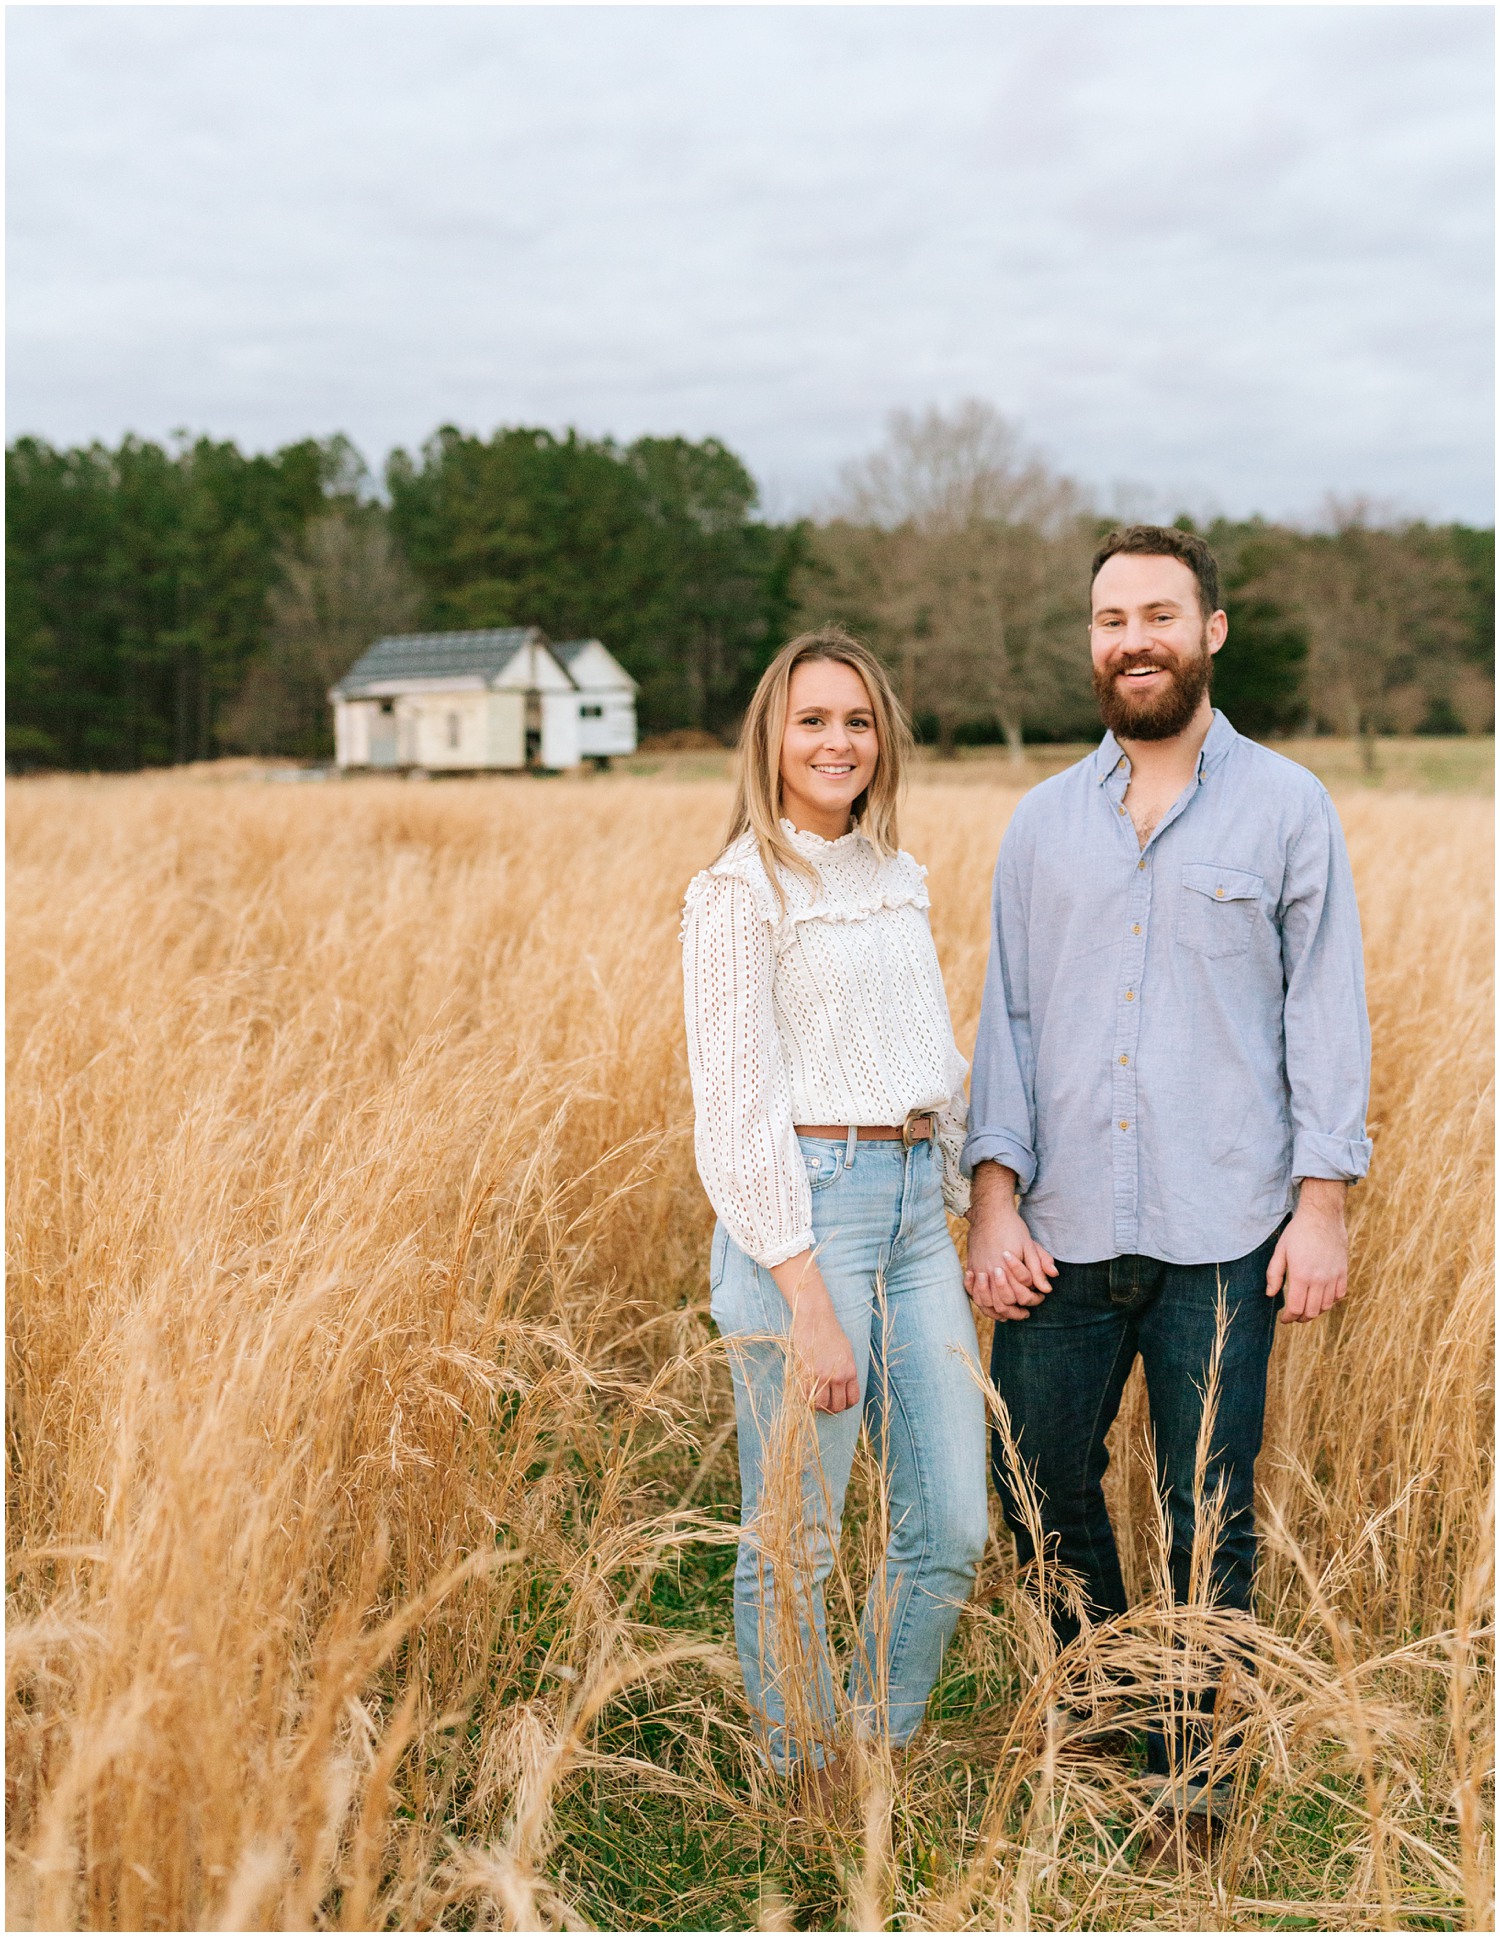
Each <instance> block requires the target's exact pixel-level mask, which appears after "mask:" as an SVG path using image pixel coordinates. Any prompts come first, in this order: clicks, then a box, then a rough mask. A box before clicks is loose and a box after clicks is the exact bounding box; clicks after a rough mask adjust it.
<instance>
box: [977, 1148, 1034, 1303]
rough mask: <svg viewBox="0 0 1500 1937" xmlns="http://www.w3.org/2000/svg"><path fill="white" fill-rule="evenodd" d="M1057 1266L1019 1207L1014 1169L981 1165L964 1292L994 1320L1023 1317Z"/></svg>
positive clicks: (1002, 1165) (992, 1164) (979, 1165)
mask: <svg viewBox="0 0 1500 1937" xmlns="http://www.w3.org/2000/svg"><path fill="white" fill-rule="evenodd" d="M1056 1276H1057V1266H1056V1264H1055V1263H1054V1262H1053V1259H1052V1256H1051V1253H1050V1252H1047V1251H1044V1250H1043V1249H1042V1247H1041V1246H1040V1245H1039V1244H1038V1243H1037V1241H1036V1239H1035V1238H1034V1237H1033V1236H1032V1235H1031V1233H1030V1231H1028V1230H1027V1228H1026V1222H1025V1220H1024V1218H1023V1217H1022V1216H1021V1213H1020V1212H1019V1211H1018V1210H1017V1209H1016V1173H1015V1172H1014V1171H1013V1170H1009V1169H1007V1168H1006V1167H1005V1165H1004V1164H994V1163H987V1164H977V1165H976V1166H975V1169H974V1183H973V1190H972V1194H971V1198H970V1204H969V1264H968V1269H967V1270H966V1271H965V1272H964V1290H965V1291H967V1292H968V1294H969V1296H970V1298H972V1299H973V1301H974V1304H975V1306H976V1308H977V1309H978V1310H979V1311H982V1312H984V1313H985V1315H986V1316H987V1317H989V1318H993V1319H995V1320H996V1321H1000V1320H1004V1319H1010V1318H1025V1317H1026V1315H1027V1312H1028V1311H1029V1309H1030V1308H1031V1307H1032V1306H1033V1305H1039V1304H1040V1303H1041V1302H1042V1299H1043V1298H1044V1297H1045V1296H1046V1294H1047V1293H1048V1292H1049V1291H1050V1290H1051V1289H1052V1280H1053V1279H1054V1278H1055V1277H1056Z"/></svg>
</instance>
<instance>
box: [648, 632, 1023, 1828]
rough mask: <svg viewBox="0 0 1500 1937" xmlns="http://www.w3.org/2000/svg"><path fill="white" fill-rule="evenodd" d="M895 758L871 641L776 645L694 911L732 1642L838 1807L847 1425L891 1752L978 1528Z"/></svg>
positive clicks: (875, 1718) (773, 1730) (952, 1052)
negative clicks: (727, 1430)
mask: <svg viewBox="0 0 1500 1937" xmlns="http://www.w3.org/2000/svg"><path fill="white" fill-rule="evenodd" d="M909 748H910V738H909V735H908V733H907V731H906V727H905V724H904V722H903V720H902V717H901V712H900V708H899V706H898V705H897V702H896V699H895V696H894V694H893V693H892V691H891V688H890V683H889V681H888V680H887V678H886V675H885V672H884V670H883V669H882V667H881V666H880V664H879V662H878V661H877V660H876V659H875V658H874V657H873V655H872V654H871V653H870V652H869V651H868V650H867V649H866V648H865V647H864V646H862V645H861V644H859V642H858V641H857V640H855V639H853V638H851V637H850V636H849V635H848V634H847V633H845V632H843V631H842V630H841V629H839V628H837V627H828V628H825V629H824V630H822V631H818V632H810V633H807V634H804V635H803V636H802V637H801V638H798V639H794V640H792V642H791V643H790V644H789V645H787V646H785V647H783V648H782V650H781V652H780V653H779V654H778V655H777V657H776V658H775V659H774V660H773V661H772V663H771V665H770V666H769V667H768V668H767V669H766V672H765V675H764V677H763V678H762V679H761V682H760V684H759V686H758V687H757V688H756V692H755V697H754V699H753V700H752V701H751V703H750V709H749V712H748V713H747V715H746V717H745V726H744V731H743V733H742V736H741V757H740V772H739V782H738V789H737V793H736V798H735V807H734V815H733V820H732V823H731V826H730V830H729V842H728V845H727V846H726V848H725V849H724V851H723V853H722V854H721V855H720V857H719V859H718V860H717V861H716V862H715V863H714V865H713V866H712V867H711V868H709V869H708V870H707V872H706V873H703V874H700V875H699V876H698V877H697V878H696V880H694V882H693V883H692V885H691V887H690V888H689V889H688V894H687V907H686V914H685V917H684V921H683V970H684V981H685V990H686V1010H687V1030H688V1059H689V1064H690V1068H691V1071H692V1081H693V1099H694V1103H695V1106H696V1110H697V1139H696V1149H697V1157H698V1169H699V1173H700V1175H701V1176H702V1179H703V1185H704V1188H705V1190H706V1191H707V1192H708V1196H709V1199H710V1201H711V1202H712V1204H713V1206H714V1209H715V1210H716V1211H717V1213H718V1219H719V1221H718V1224H717V1226H716V1227H715V1231H714V1240H713V1253H712V1262H711V1265H710V1289H711V1293H712V1311H713V1315H714V1319H715V1321H716V1323H717V1324H718V1326H719V1329H720V1331H721V1332H722V1333H723V1334H724V1336H725V1338H726V1339H727V1340H728V1341H729V1343H730V1348H731V1349H730V1359H731V1363H732V1367H733V1373H734V1394H735V1410H736V1422H737V1427H738V1432H739V1456H740V1481H741V1488H742V1505H741V1525H742V1527H743V1530H744V1531H743V1532H742V1534H741V1539H740V1548H739V1556H738V1562H737V1565H736V1569H735V1589H734V1613H735V1638H736V1641H737V1644H738V1648H739V1656H740V1665H741V1669H742V1672H743V1674H744V1677H745V1688H746V1693H747V1694H748V1696H749V1699H750V1706H751V1709H752V1711H753V1712H754V1713H755V1714H756V1716H757V1719H758V1720H759V1722H760V1723H761V1726H762V1727H763V1729H764V1731H765V1736H766V1749H767V1754H768V1756H769V1759H770V1761H771V1763H772V1765H773V1766H774V1767H775V1768H776V1769H778V1770H780V1771H783V1772H789V1773H798V1774H801V1775H803V1776H804V1777H806V1778H808V1779H809V1780H810V1781H811V1782H812V1785H813V1787H814V1788H815V1789H816V1790H817V1791H819V1792H820V1793H821V1795H822V1797H823V1798H824V1799H825V1800H826V1799H827V1798H828V1795H829V1792H830V1791H831V1789H832V1788H833V1786H834V1781H835V1778H834V1775H833V1767H832V1764H833V1759H834V1752H833V1744H834V1738H835V1734H836V1727H835V1709H834V1703H835V1696H834V1689H833V1682H832V1676H831V1673H830V1664H829V1660H828V1650H827V1642H826V1633H825V1627H824V1608H823V1583H824V1581H825V1579H826V1577H827V1575H828V1572H829V1569H830V1567H831V1565H832V1561H833V1554H834V1549H835V1547H836V1545H837V1542H838V1538H839V1527H840V1517H841V1514H842V1510H843V1502H844V1493H845V1489H846V1487H847V1485H848V1482H849V1473H850V1468H851V1465H852V1463H853V1459H854V1451H855V1446H856V1444H857V1442H858V1439H859V1432H860V1426H861V1423H862V1422H863V1423H865V1424H866V1425H868V1428H869V1431H870V1439H871V1444H872V1446H873V1448H874V1450H875V1452H876V1455H877V1457H878V1458H879V1460H880V1464H881V1467H882V1469H883V1472H884V1474H885V1476H886V1489H887V1494H888V1499H889V1507H890V1517H889V1525H890V1540H889V1544H888V1546H887V1549H886V1556H885V1569H884V1574H883V1576H881V1575H879V1574H877V1577H876V1579H875V1580H874V1581H873V1582H872V1584H871V1589H870V1597H869V1600H868V1602H867V1604H866V1607H865V1611H864V1620H863V1624H862V1627H861V1631H860V1645H859V1648H858V1649H857V1651H856V1657H855V1662H854V1666H853V1669H852V1671H851V1677H850V1690H849V1694H850V1702H851V1706H852V1710H853V1720H854V1725H855V1727H856V1728H857V1729H858V1730H860V1731H861V1733H862V1734H864V1735H865V1736H866V1737H869V1736H872V1735H874V1734H876V1733H880V1732H888V1737H889V1740H890V1742H891V1743H892V1744H893V1745H895V1746H900V1745H901V1744H903V1743H905V1742H907V1741H908V1740H909V1739H910V1737H911V1736H912V1734H913V1733H914V1732H915V1730H916V1729H917V1727H918V1725H919V1724H920V1722H921V1720H922V1714H923V1711H924V1709H925V1707H926V1704H927V1697H928V1695H929V1694H930V1692H931V1690H932V1686H933V1683H934V1682H935V1681H936V1679H937V1673H938V1668H939V1665H940V1663H941V1661H942V1655H943V1649H944V1647H945V1646H946V1644H947V1642H948V1639H949V1637H950V1636H951V1634H952V1633H953V1630H954V1627H955V1625H956V1623H957V1620H958V1612H959V1607H960V1604H961V1603H962V1602H963V1600H964V1599H965V1598H966V1597H967V1595H968V1593H969V1591H970V1589H971V1588H972V1586H973V1581H974V1571H975V1567H976V1565H977V1563H978V1559H979V1555H980V1552H981V1550H982V1548H983V1545H984V1540H985V1535H986V1530H987V1511H986V1500H985V1457H984V1455H985V1446H984V1435H985V1413H984V1403H983V1398H982V1395H981V1391H980V1388H979V1385H978V1383H977V1380H976V1366H977V1359H978V1347H977V1342H976V1339H975V1334H974V1321H973V1316H972V1314H971V1312H970V1309H969V1303H968V1299H967V1298H966V1296H965V1293H964V1287H963V1278H962V1273H961V1270H960V1267H959V1262H958V1257H957V1255H956V1253H955V1251H954V1249H953V1243H952V1240H951V1238H950V1237H949V1235H948V1225H947V1220H946V1218H945V1216H944V1210H943V1207H944V1202H945V1200H946V1202H947V1204H948V1206H949V1207H950V1208H951V1209H952V1210H954V1211H956V1212H958V1213H960V1214H962V1213H963V1212H965V1211H966V1210H967V1207H968V1185H967V1182H966V1180H965V1179H964V1177H963V1175H962V1173H961V1172H960V1170H959V1163H958V1159H959V1152H960V1149H961V1147H962V1144H963V1138H964V1125H965V1120H966V1115H967V1106H966V1103H965V1099H964V1093H963V1079H964V1074H965V1067H966V1066H965V1064H964V1061H963V1058H962V1057H961V1056H960V1055H959V1053H958V1050H957V1048H956V1047H955V1045H954V1041H953V1030H952V1025H951V1023H950V1022H949V1018H948V1005H947V1001H946V998H945V996H944V993H943V984H942V977H941V974H940V972H939V969H938V963H937V954H936V951H935V950H934V948H933V944H932V935H931V932H930V930H929V927H928V923H927V915H926V909H927V905H928V903H927V891H926V888H925V887H924V885H923V882H924V876H925V870H924V869H922V868H920V867H919V866H918V865H917V863H916V862H915V861H913V860H912V858H911V856H910V855H908V854H904V853H902V852H901V850H900V848H899V847H898V845H897V836H896V807H897V799H898V795H899V793H900V787H901V778H902V765H903V761H904V760H905V758H906V757H907V755H908V752H909ZM788 1348H789V1349H788Z"/></svg>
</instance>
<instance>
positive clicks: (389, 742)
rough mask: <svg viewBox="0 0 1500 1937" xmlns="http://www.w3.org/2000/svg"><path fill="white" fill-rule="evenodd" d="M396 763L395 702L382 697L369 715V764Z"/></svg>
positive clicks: (385, 764)
mask: <svg viewBox="0 0 1500 1937" xmlns="http://www.w3.org/2000/svg"><path fill="white" fill-rule="evenodd" d="M395 764H396V703H395V701H394V700H389V699H383V700H381V702H380V704H379V705H378V706H377V707H376V708H375V711H374V712H373V713H372V714H371V715H370V765H371V766H372V767H394V766H395Z"/></svg>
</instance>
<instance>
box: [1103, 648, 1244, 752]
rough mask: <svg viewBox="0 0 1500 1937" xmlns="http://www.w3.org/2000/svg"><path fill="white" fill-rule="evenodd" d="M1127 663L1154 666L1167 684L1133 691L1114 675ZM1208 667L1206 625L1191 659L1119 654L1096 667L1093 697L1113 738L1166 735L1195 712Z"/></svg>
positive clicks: (1165, 737) (1209, 674)
mask: <svg viewBox="0 0 1500 1937" xmlns="http://www.w3.org/2000/svg"><path fill="white" fill-rule="evenodd" d="M1126 663H1129V664H1130V665H1133V666H1139V665H1142V664H1144V665H1147V666H1159V667H1160V668H1161V670H1162V671H1163V672H1164V673H1165V674H1166V676H1167V683H1166V685H1165V686H1163V687H1161V688H1159V689H1158V690H1157V691H1155V692H1152V693H1142V694H1140V695H1139V696H1137V695H1134V694H1132V693H1131V690H1130V682H1129V680H1127V679H1121V678H1120V677H1119V675H1120V673H1121V672H1122V671H1123V669H1124V666H1125V665H1126ZM1213 670H1214V656H1213V654H1212V653H1211V652H1210V651H1209V649H1208V628H1207V627H1206V626H1205V627H1204V630H1203V642H1202V650H1201V651H1200V652H1199V653H1198V654H1197V656H1196V657H1194V658H1192V659H1186V660H1181V659H1177V658H1172V659H1147V660H1144V661H1143V660H1140V659H1132V660H1130V661H1129V662H1126V661H1125V660H1123V659H1122V660H1120V661H1119V662H1118V663H1111V664H1110V665H1108V666H1095V668H1094V698H1095V699H1096V700H1098V702H1099V712H1100V714H1101V716H1102V717H1103V720H1104V724H1105V725H1106V726H1107V727H1108V728H1109V730H1110V732H1111V733H1113V734H1114V736H1115V738H1116V739H1117V740H1171V739H1173V738H1175V737H1176V735H1177V734H1179V733H1181V732H1182V730H1183V728H1184V727H1185V726H1186V725H1187V724H1188V722H1189V720H1191V719H1192V717H1193V715H1194V714H1195V713H1196V712H1197V710H1198V702H1199V701H1200V700H1201V699H1202V698H1203V695H1204V694H1205V693H1206V692H1207V691H1208V687H1209V681H1210V680H1211V679H1212V678H1213Z"/></svg>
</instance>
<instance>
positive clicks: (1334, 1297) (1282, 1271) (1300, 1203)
mask: <svg viewBox="0 0 1500 1937" xmlns="http://www.w3.org/2000/svg"><path fill="white" fill-rule="evenodd" d="M1348 1188H1349V1187H1348V1185H1347V1184H1341V1183H1337V1182H1335V1181H1334V1180H1333V1179H1332V1178H1328V1177H1304V1178H1303V1179H1302V1190H1301V1194H1300V1195H1299V1197H1298V1200H1297V1208H1296V1210H1295V1211H1294V1212H1293V1214H1292V1221H1291V1223H1290V1224H1288V1225H1287V1227H1286V1229H1285V1230H1284V1231H1283V1232H1282V1234H1281V1238H1280V1241H1279V1243H1278V1244H1277V1246H1276V1249H1275V1251H1274V1252H1273V1253H1272V1254H1271V1262H1270V1265H1269V1266H1268V1267H1267V1270H1266V1296H1267V1297H1268V1298H1274V1297H1275V1296H1276V1294H1277V1292H1278V1291H1281V1290H1282V1289H1283V1288H1284V1289H1285V1292H1286V1299H1285V1302H1284V1304H1283V1305H1282V1308H1281V1323H1282V1324H1283V1325H1305V1324H1306V1323H1307V1322H1308V1320H1309V1319H1313V1318H1321V1317H1322V1316H1323V1314H1324V1312H1327V1311H1332V1310H1333V1308H1334V1306H1335V1305H1336V1304H1337V1303H1338V1302H1339V1300H1340V1299H1341V1298H1342V1297H1343V1295H1344V1293H1345V1292H1346V1291H1347V1290H1348V1289H1349V1236H1348V1233H1347V1232H1346V1231H1345V1229H1344V1194H1345V1192H1346V1191H1347V1190H1348Z"/></svg>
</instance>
